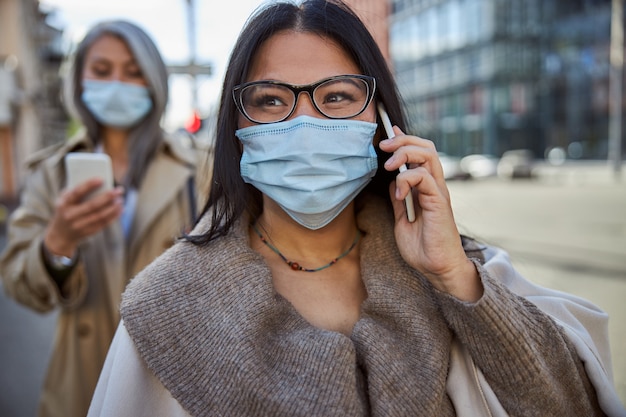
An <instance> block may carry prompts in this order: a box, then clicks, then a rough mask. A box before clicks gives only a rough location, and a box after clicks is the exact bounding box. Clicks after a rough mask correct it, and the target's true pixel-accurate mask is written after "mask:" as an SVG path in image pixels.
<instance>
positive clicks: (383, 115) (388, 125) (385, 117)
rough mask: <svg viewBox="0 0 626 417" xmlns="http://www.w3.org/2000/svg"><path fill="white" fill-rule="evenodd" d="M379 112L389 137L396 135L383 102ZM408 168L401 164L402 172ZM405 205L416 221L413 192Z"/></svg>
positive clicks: (405, 200)
mask: <svg viewBox="0 0 626 417" xmlns="http://www.w3.org/2000/svg"><path fill="white" fill-rule="evenodd" d="M378 114H380V118H381V120H382V121H383V126H384V127H385V132H386V133H387V137H388V138H392V137H394V136H395V133H393V125H392V124H391V120H389V115H388V114H387V111H386V110H385V106H383V103H378ZM406 169H407V168H406V164H402V165H401V166H400V172H404V171H406ZM404 205H405V206H406V217H407V219H408V220H409V222H410V223H413V222H414V221H415V207H414V206H413V195H412V194H411V193H409V195H407V196H406V197H405V198H404Z"/></svg>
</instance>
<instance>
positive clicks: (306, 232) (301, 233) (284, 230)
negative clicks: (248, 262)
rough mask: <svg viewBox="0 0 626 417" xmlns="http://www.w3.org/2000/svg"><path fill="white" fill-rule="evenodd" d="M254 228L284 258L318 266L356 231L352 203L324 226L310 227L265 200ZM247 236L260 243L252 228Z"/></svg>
mask: <svg viewBox="0 0 626 417" xmlns="http://www.w3.org/2000/svg"><path fill="white" fill-rule="evenodd" d="M266 200H267V199H266ZM256 227H257V229H258V230H259V232H260V233H261V234H262V235H263V236H264V237H265V239H266V240H267V241H268V242H269V243H270V244H271V245H273V246H274V247H276V248H277V249H278V250H279V251H280V252H281V253H282V254H283V255H285V257H287V258H288V259H290V260H293V261H297V262H303V263H304V264H305V265H321V264H325V263H326V262H328V260H329V259H333V258H335V257H337V256H338V255H339V254H341V253H343V252H344V251H345V250H346V249H348V248H349V247H350V245H351V244H352V243H353V242H354V239H355V236H356V235H357V231H358V229H357V225H356V218H355V215H354V203H351V204H350V205H348V207H346V209H345V210H343V211H342V212H341V213H340V214H339V215H338V216H337V217H336V218H335V219H334V220H333V221H332V222H330V223H329V224H328V225H326V226H325V227H323V228H321V229H317V230H310V229H308V228H306V227H304V226H301V225H300V224H298V223H296V222H295V221H294V220H293V219H291V218H290V217H289V216H288V215H287V214H286V213H285V212H284V211H283V210H282V209H280V207H278V206H277V205H276V204H275V203H273V202H271V201H269V202H268V201H265V202H264V210H263V213H262V214H261V216H260V217H259V218H258V219H257V221H256ZM250 236H251V239H253V240H252V241H253V242H254V241H255V240H256V241H257V242H258V243H259V242H260V241H259V238H258V236H257V235H256V233H254V231H252V233H251V235H250ZM258 243H257V244H258ZM260 245H263V243H260Z"/></svg>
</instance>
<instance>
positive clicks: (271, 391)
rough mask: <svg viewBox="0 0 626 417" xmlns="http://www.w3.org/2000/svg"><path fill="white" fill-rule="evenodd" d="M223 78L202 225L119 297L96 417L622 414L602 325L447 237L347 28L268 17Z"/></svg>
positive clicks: (441, 209) (391, 92)
mask: <svg viewBox="0 0 626 417" xmlns="http://www.w3.org/2000/svg"><path fill="white" fill-rule="evenodd" d="M226 74H227V75H226V78H225V80H224V89H223V94H222V98H221V100H222V101H221V107H220V112H219V121H218V128H217V141H216V151H215V152H216V158H215V163H214V171H213V183H212V185H211V190H210V196H209V199H208V202H207V204H206V206H205V208H204V211H203V213H202V218H201V220H200V221H199V222H198V224H197V225H196V227H195V229H194V230H193V231H192V233H191V234H190V236H188V238H187V239H186V241H185V242H181V243H178V244H177V245H176V246H175V247H173V248H172V249H170V250H169V251H168V252H166V253H165V254H164V255H163V256H162V257H160V258H159V259H158V260H157V261H155V262H154V263H152V264H151V265H150V266H149V267H147V268H146V269H145V270H144V271H143V272H142V273H140V274H139V275H138V276H137V277H136V278H135V279H134V280H133V281H132V282H131V284H130V285H129V287H128V288H127V290H126V292H125V294H124V298H123V302H122V307H121V314H122V320H123V322H122V324H121V326H120V327H119V329H118V333H117V335H116V338H115V341H114V343H113V345H112V347H111V350H110V351H109V355H108V358H107V363H106V364H105V369H104V371H103V373H102V374H101V376H100V381H99V384H98V388H97V390H96V393H95V395H94V398H93V401H92V405H91V409H90V415H92V416H120V415H151V416H158V415H163V416H165V415H167V416H188V415H192V416H204V415H206V416H212V415H220V416H237V417H240V416H296V415H300V416H366V415H374V416H390V415H394V416H397V415H407V416H453V415H460V416H485V415H493V416H503V415H508V414H510V415H550V416H572V415H585V416H591V415H603V413H606V414H612V415H619V413H621V412H623V408H622V406H621V404H620V403H619V400H618V399H617V396H616V394H615V391H614V389H613V387H612V385H611V379H610V371H609V369H610V357H609V352H608V341H607V339H606V332H605V326H606V323H605V321H606V316H605V314H604V313H602V312H601V311H599V310H598V309H597V308H595V307H594V306H592V305H590V304H589V303H587V302H584V301H582V300H580V299H577V298H575V297H571V296H569V295H567V294H562V293H557V292H555V291H551V290H548V289H543V288H539V287H537V286H535V285H533V284H531V283H530V282H528V281H526V280H524V279H523V278H522V277H520V276H519V275H518V274H517V273H516V272H515V271H514V270H513V269H512V267H511V265H510V263H509V262H508V259H507V256H506V254H505V253H503V252H502V251H500V250H498V249H496V248H492V247H488V246H482V245H479V244H477V243H476V242H473V241H471V240H469V239H466V238H462V237H461V236H460V235H459V233H458V231H457V228H456V226H455V222H454V218H453V215H452V210H451V207H450V201H449V195H448V191H447V189H446V184H445V181H444V179H443V174H442V168H441V165H440V164H439V162H438V158H437V153H436V150H435V147H434V145H433V144H432V143H431V142H430V141H427V140H425V139H421V138H419V137H416V136H411V135H408V134H405V119H404V116H403V112H402V110H401V106H400V98H399V94H398V92H397V91H396V88H395V84H394V82H393V79H392V76H391V74H390V73H389V71H388V69H387V66H386V64H385V61H384V59H383V57H382V55H381V53H380V51H379V50H378V48H377V47H376V44H375V42H374V40H373V39H372V38H371V36H370V35H369V34H368V32H367V30H366V29H365V27H364V26H363V24H362V23H361V22H360V20H358V18H357V17H356V16H355V15H354V14H352V12H351V11H350V10H349V9H347V8H346V7H345V6H343V5H342V4H339V3H336V2H325V1H321V0H311V1H305V2H304V3H302V4H301V5H299V6H298V5H293V4H290V3H273V4H271V5H268V6H266V8H265V9H263V10H260V11H259V12H258V13H257V14H256V15H255V16H254V17H253V18H252V19H251V20H250V21H249V23H248V25H247V26H246V27H245V28H244V29H243V31H242V32H241V34H240V37H239V40H238V42H237V44H236V45H235V47H234V50H233V52H232V56H231V61H230V64H229V67H228V70H227V72H226ZM380 104H382V105H384V107H386V108H387V110H388V111H389V116H390V118H391V120H393V121H394V122H395V124H396V127H394V128H393V134H394V135H395V137H394V138H393V139H392V140H388V139H385V138H386V137H387V136H386V134H385V130H384V129H383V125H382V123H381V122H380V121H379V117H378V115H377V111H376V109H377V105H380ZM405 163H406V164H407V165H408V169H406V170H403V172H401V173H400V174H398V170H399V169H400V168H401V167H402V165H403V164H405ZM411 190H412V191H411ZM407 196H410V198H411V202H412V203H413V204H414V206H415V210H416V213H415V214H416V216H415V217H416V219H415V220H414V221H409V220H408V218H407V213H406V209H405V203H404V201H405V197H407ZM544 311H546V312H548V311H549V312H550V314H548V313H546V312H544ZM581 323H587V324H592V325H593V326H594V332H595V331H596V330H598V329H600V328H602V329H604V330H603V331H600V332H599V334H597V335H596V334H595V333H594V336H597V337H596V338H594V337H592V336H591V335H590V333H588V332H587V330H585V328H584V326H583V325H582V324H581ZM596 326H597V327H596Z"/></svg>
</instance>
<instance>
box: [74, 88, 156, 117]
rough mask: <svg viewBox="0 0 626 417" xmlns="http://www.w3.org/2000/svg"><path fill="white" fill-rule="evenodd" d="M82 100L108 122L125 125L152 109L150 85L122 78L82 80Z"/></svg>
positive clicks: (95, 115) (90, 109)
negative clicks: (124, 81) (119, 79)
mask: <svg viewBox="0 0 626 417" xmlns="http://www.w3.org/2000/svg"><path fill="white" fill-rule="evenodd" d="M81 98H82V100H83V103H85V106H86V107H87V108H88V109H89V111H90V112H91V114H92V115H93V117H95V119H96V120H97V121H98V122H100V123H102V124H103V125H106V126H112V127H117V128H122V129H126V128H129V127H132V126H134V125H135V124H137V123H139V122H140V121H141V119H143V118H144V117H145V116H146V115H147V114H148V112H149V111H150V109H152V99H151V98H150V91H149V90H148V88H147V87H145V86H142V85H137V84H130V83H123V82H119V81H100V80H83V94H82V95H81Z"/></svg>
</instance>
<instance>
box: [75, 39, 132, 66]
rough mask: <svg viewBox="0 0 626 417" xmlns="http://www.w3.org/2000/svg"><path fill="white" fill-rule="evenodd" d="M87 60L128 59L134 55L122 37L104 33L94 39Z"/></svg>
mask: <svg viewBox="0 0 626 417" xmlns="http://www.w3.org/2000/svg"><path fill="white" fill-rule="evenodd" d="M86 58H87V60H92V59H98V58H107V59H110V60H115V61H117V60H128V59H130V58H133V55H132V53H131V51H130V49H129V48H128V45H126V42H124V41H123V40H122V39H120V38H118V37H117V36H114V35H110V34H104V35H102V36H100V37H99V38H98V39H96V40H95V41H94V43H93V44H91V46H90V47H89V49H88V50H87V54H86Z"/></svg>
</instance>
